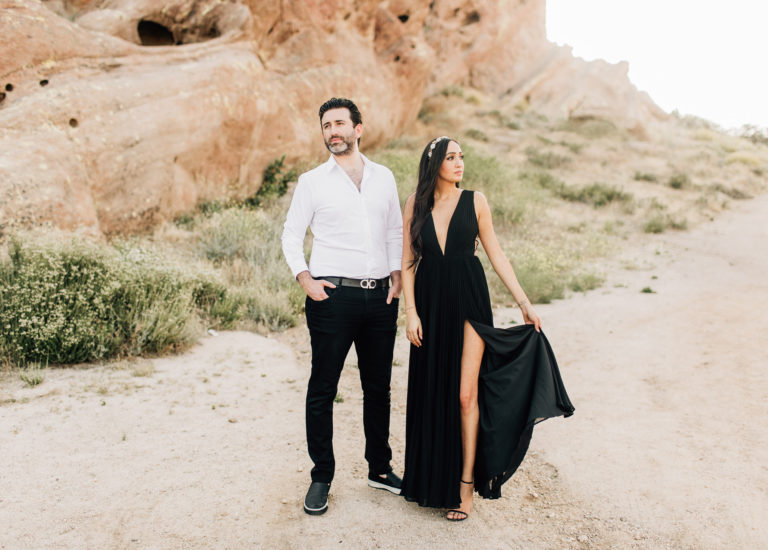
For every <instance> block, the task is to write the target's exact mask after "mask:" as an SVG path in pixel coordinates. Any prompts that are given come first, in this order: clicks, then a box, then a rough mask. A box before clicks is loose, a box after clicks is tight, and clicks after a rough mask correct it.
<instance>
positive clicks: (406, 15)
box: [397, 13, 410, 23]
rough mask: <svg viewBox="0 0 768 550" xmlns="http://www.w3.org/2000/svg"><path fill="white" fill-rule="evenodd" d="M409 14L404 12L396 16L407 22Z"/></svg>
mask: <svg viewBox="0 0 768 550" xmlns="http://www.w3.org/2000/svg"><path fill="white" fill-rule="evenodd" d="M409 17H410V16H409V15H408V14H407V13H404V14H403V15H398V16H397V18H398V19H399V20H400V22H401V23H407V22H408V18H409Z"/></svg>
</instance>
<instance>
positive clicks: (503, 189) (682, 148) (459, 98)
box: [0, 87, 768, 369]
mask: <svg viewBox="0 0 768 550" xmlns="http://www.w3.org/2000/svg"><path fill="white" fill-rule="evenodd" d="M444 134H445V135H449V136H451V137H453V138H455V139H457V140H458V141H459V142H460V143H461V145H462V147H463V149H464V152H465V163H466V168H465V180H464V182H463V183H462V186H463V187H466V188H469V189H475V190H479V191H482V192H483V193H485V195H486V196H487V197H488V200H489V202H490V204H491V206H492V211H493V216H494V225H495V228H496V231H497V234H498V236H499V240H500V242H501V243H502V246H503V247H504V249H505V251H506V252H507V254H508V256H509V258H510V259H511V261H512V263H513V265H514V266H515V269H516V271H517V273H518V276H519V278H520V280H521V282H522V284H523V287H524V288H525V289H526V291H527V292H528V295H529V296H530V298H531V299H532V300H533V301H534V302H539V303H541V302H549V301H551V300H555V299H560V298H563V297H566V296H567V294H568V293H569V292H583V291H586V290H589V289H592V288H595V287H597V286H599V285H600V284H601V280H602V277H601V272H600V269H599V267H598V266H599V265H600V261H599V260H600V259H601V258H605V257H607V256H609V255H610V254H612V253H613V252H614V251H616V250H617V249H619V248H620V247H622V246H625V245H626V243H628V242H632V241H634V240H636V239H639V238H652V237H651V235H652V234H654V233H660V232H664V231H680V230H685V229H686V228H688V227H691V226H693V225H696V224H699V223H702V222H705V221H707V220H711V219H713V218H714V217H715V216H716V215H717V213H718V212H720V211H722V210H724V209H727V208H728V205H729V204H730V203H731V201H734V200H744V199H748V198H750V197H752V196H754V195H756V194H758V193H761V192H764V191H765V189H766V175H767V174H768V146H766V144H765V143H764V141H761V140H760V139H754V136H752V139H749V138H748V137H736V136H731V135H727V134H725V133H723V132H722V131H719V130H718V129H717V128H716V127H715V126H714V125H712V124H709V123H707V122H706V121H703V120H699V119H694V118H680V117H673V118H672V120H670V121H669V122H667V123H665V124H663V125H659V126H657V127H648V128H641V127H636V128H634V129H629V130H628V129H624V128H620V127H617V126H616V125H615V124H613V123H612V122H610V121H608V120H602V119H597V118H589V119H568V120H548V119H547V118H546V117H544V116H542V115H539V114H537V113H535V112H532V111H531V110H530V109H528V108H527V106H526V105H524V104H521V105H505V104H504V103H503V101H500V100H497V99H493V98H489V97H487V96H484V95H483V94H482V93H480V92H477V91H474V90H465V89H463V88H458V87H451V88H447V89H445V90H443V91H442V92H440V93H438V94H436V95H434V96H432V97H430V98H428V99H427V100H426V101H425V102H424V105H423V106H422V109H421V112H420V114H419V119H418V121H417V122H416V124H414V125H413V127H412V128H410V129H409V131H408V132H407V134H406V135H405V136H403V137H402V138H400V139H398V140H396V141H394V142H392V143H390V144H389V145H388V146H386V147H384V148H381V149H379V150H376V151H365V148H364V147H363V149H364V152H365V153H366V154H367V155H369V156H370V157H371V158H372V159H374V160H376V161H377V162H381V163H383V164H385V165H387V166H389V167H390V168H391V169H392V170H393V172H394V173H395V176H396V179H397V182H398V187H399V193H400V198H401V201H404V200H405V198H406V197H407V195H408V194H409V193H411V192H412V191H413V190H414V187H415V179H416V169H417V165H418V161H419V157H420V154H421V151H422V149H423V147H424V145H425V144H426V143H427V142H428V141H429V140H431V139H432V138H433V137H435V136H437V135H444ZM320 139H321V138H320V134H319V132H318V135H317V140H318V143H319V142H320ZM364 144H365V143H364V141H363V145H364ZM322 159H323V155H321V154H319V155H318V157H317V158H312V159H309V158H308V159H306V160H305V162H304V163H303V164H302V165H301V166H292V167H287V166H284V164H283V161H282V159H274V160H273V162H272V164H270V165H269V167H268V168H267V170H266V172H265V174H264V184H263V185H262V188H261V190H260V191H259V192H258V193H257V194H256V195H254V196H253V197H251V198H249V199H248V200H246V201H244V202H241V203H237V204H230V203H218V202H213V203H206V204H200V205H198V208H197V210H196V211H195V212H193V213H190V214H187V215H184V216H182V217H180V218H178V219H177V220H175V221H174V222H172V223H171V222H169V223H166V224H164V225H162V226H160V227H159V228H157V229H156V230H154V231H153V232H152V233H151V234H145V235H138V236H133V237H131V238H122V239H120V240H115V241H113V242H109V243H105V242H101V241H99V242H89V241H87V240H84V239H83V238H82V237H78V236H75V235H69V234H62V233H51V232H50V231H46V230H45V229H44V228H41V230H40V231H37V232H32V233H23V234H16V235H12V236H6V237H5V238H4V241H3V243H2V252H1V255H0V326H1V328H2V332H0V358H1V359H2V361H3V362H4V364H5V365H6V366H8V367H10V366H14V367H21V368H23V369H40V368H41V365H47V364H56V363H64V364H66V363H75V362H87V361H93V360H100V359H106V358H110V357H118V356H126V355H134V354H147V353H165V352H168V351H173V350H176V349H179V348H182V347H183V346H185V345H186V344H189V343H190V342H193V341H194V340H195V338H196V337H197V336H198V335H200V334H201V333H202V332H203V331H204V330H206V329H228V328H244V329H250V330H259V331H274V330H281V329H284V328H286V327H290V326H294V325H295V324H296V323H298V322H299V319H300V317H301V314H302V310H303V304H304V295H303V293H302V291H301V289H300V288H299V286H298V285H297V284H296V283H295V281H294V280H293V278H292V277H291V274H290V272H289V270H288V267H287V266H286V264H285V262H284V260H283V258H282V252H281V249H280V234H281V232H282V224H283V220H284V216H285V212H286V211H287V208H288V205H289V203H290V196H291V193H290V191H291V189H292V187H291V186H292V184H293V183H294V182H295V178H296V175H297V173H298V172H300V171H302V170H304V169H306V168H308V167H310V166H312V165H313V164H314V163H315V162H318V161H322ZM310 240H311V237H310V238H309V239H308V243H307V245H308V247H309V241H310ZM308 249H309V248H307V250H308ZM481 259H482V261H483V262H484V265H485V266H486V270H487V271H488V278H489V283H490V286H491V290H492V299H493V301H494V304H496V305H509V304H510V303H511V298H510V297H509V296H508V293H507V292H506V290H505V289H504V288H503V286H502V285H501V283H500V282H499V280H498V278H497V277H496V276H495V275H494V274H493V273H492V271H491V270H490V267H489V264H488V261H487V258H486V257H485V255H484V254H482V253H481Z"/></svg>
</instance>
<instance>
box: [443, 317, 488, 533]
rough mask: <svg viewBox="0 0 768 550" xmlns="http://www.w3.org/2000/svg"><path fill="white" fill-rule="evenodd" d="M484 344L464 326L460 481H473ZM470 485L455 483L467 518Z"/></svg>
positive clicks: (470, 493) (467, 326)
mask: <svg viewBox="0 0 768 550" xmlns="http://www.w3.org/2000/svg"><path fill="white" fill-rule="evenodd" d="M483 351H485V342H484V341H483V339H482V338H480V336H479V335H478V334H477V332H475V329H474V328H473V327H472V325H471V324H470V323H469V322H468V321H465V322H464V348H463V349H462V352H461V385H460V388H459V402H460V404H461V447H462V455H463V466H462V471H461V479H463V480H464V481H474V479H475V476H474V469H475V452H476V449H477V429H478V424H479V422H480V409H479V407H478V405H477V384H478V377H479V375H480V363H481V362H482V360H483ZM473 490H474V484H472V485H470V484H468V483H459V494H460V495H461V506H459V508H458V510H461V511H462V512H464V513H466V514H469V512H470V510H471V509H472V491H473ZM452 515H453V516H458V515H459V514H452V512H450V511H449V512H448V515H447V517H448V519H458V518H457V517H452Z"/></svg>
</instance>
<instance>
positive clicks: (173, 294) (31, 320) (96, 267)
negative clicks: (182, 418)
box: [0, 238, 226, 364]
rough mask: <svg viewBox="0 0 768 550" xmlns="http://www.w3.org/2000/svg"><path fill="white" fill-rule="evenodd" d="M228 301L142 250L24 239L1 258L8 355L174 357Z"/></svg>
mask: <svg viewBox="0 0 768 550" xmlns="http://www.w3.org/2000/svg"><path fill="white" fill-rule="evenodd" d="M224 298H226V290H225V289H224V287H223V286H222V285H221V284H219V283H217V282H216V281H215V280H212V279H210V278H207V277H205V276H201V275H198V274H187V273H185V272H184V271H183V270H182V269H181V268H178V267H175V266H170V265H168V262H167V261H166V259H165V258H163V257H161V256H160V255H159V254H158V253H156V252H152V251H150V250H148V249H145V248H142V247H140V246H137V245H132V244H129V243H123V244H118V245H116V246H104V245H98V244H95V243H89V242H85V241H82V240H77V239H73V240H70V241H67V242H61V241H56V240H53V239H48V240H43V239H33V238H29V239H25V240H21V239H18V238H17V239H14V240H12V241H11V243H10V246H9V251H8V257H7V258H5V259H3V260H0V357H2V358H3V359H4V360H6V361H9V362H11V363H14V364H24V363H27V362H33V361H43V362H46V363H79V362H85V361H92V360H95V359H101V358H106V357H112V356H116V355H123V354H127V355H133V354H141V353H159V352H163V351H167V350H169V349H172V348H174V347H176V346H179V345H182V344H185V343H187V342H189V341H190V340H191V339H192V338H193V336H194V332H195V330H196V328H197V327H198V326H199V321H198V320H199V317H200V316H201V315H202V316H206V315H211V314H212V313H215V312H214V311H213V310H214V304H219V303H220V302H221V301H222V300H223V299H224Z"/></svg>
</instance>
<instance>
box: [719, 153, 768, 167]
mask: <svg viewBox="0 0 768 550" xmlns="http://www.w3.org/2000/svg"><path fill="white" fill-rule="evenodd" d="M725 162H726V164H734V163H739V164H744V165H745V166H749V167H751V168H758V167H760V166H762V165H764V164H766V159H765V158H764V157H762V156H760V155H758V154H756V153H753V152H751V151H734V152H733V153H731V154H730V155H728V156H727V157H726V159H725Z"/></svg>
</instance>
